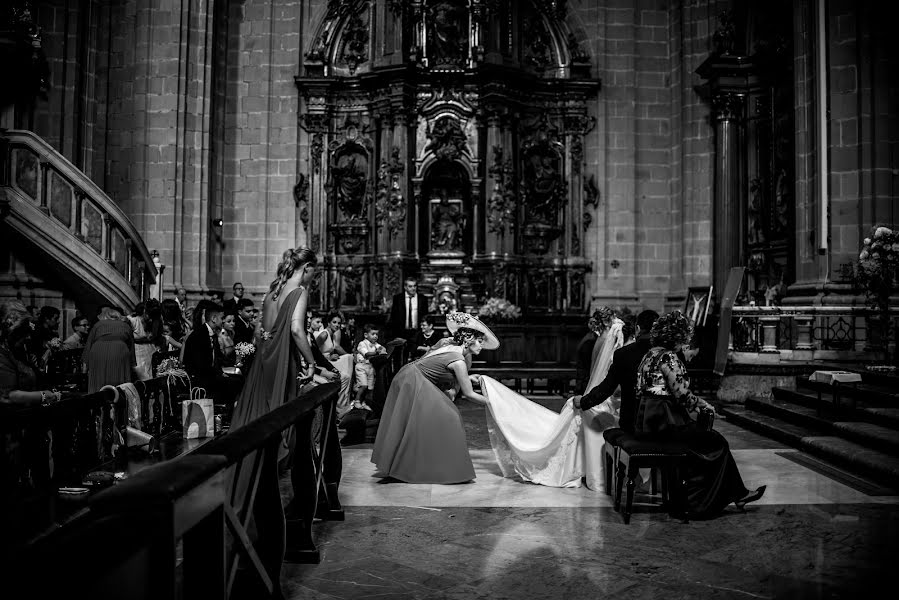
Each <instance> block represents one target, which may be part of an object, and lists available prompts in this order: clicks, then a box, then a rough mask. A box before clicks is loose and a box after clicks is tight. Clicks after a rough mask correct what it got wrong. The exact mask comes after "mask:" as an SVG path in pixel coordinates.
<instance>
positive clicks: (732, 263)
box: [696, 45, 759, 297]
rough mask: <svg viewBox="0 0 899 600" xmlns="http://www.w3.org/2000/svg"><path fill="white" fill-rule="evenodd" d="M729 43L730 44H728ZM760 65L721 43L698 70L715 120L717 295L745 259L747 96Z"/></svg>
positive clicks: (714, 276)
mask: <svg viewBox="0 0 899 600" xmlns="http://www.w3.org/2000/svg"><path fill="white" fill-rule="evenodd" d="M725 46H726V45H725ZM755 71H756V67H755V65H754V64H753V63H752V60H751V59H750V57H748V56H742V55H737V54H731V50H729V49H727V48H726V47H722V48H719V49H718V50H717V51H716V52H714V53H713V54H712V55H711V56H710V57H709V58H708V59H706V60H705V62H703V63H702V64H701V65H700V66H699V68H698V69H696V73H697V74H698V75H699V76H700V77H702V78H703V79H705V80H706V83H705V86H704V90H703V94H704V95H705V97H706V98H708V99H709V101H710V102H711V105H712V117H713V120H714V124H715V191H714V194H715V197H714V199H713V202H712V215H713V216H712V238H713V246H712V251H713V257H712V284H713V285H714V286H715V293H716V294H718V295H719V297H720V294H721V292H722V291H723V290H724V285H725V283H726V282H727V274H728V271H729V269H730V268H731V267H737V266H744V265H745V264H746V258H747V257H746V256H744V254H745V247H746V227H745V226H744V224H745V222H746V210H747V205H748V196H747V187H748V186H747V184H746V181H745V179H746V175H745V172H746V157H745V156H744V152H745V150H744V149H745V142H744V129H745V123H746V118H745V113H746V97H747V95H748V94H749V93H750V92H752V91H753V90H756V89H758V85H759V83H758V77H757V75H756V73H755Z"/></svg>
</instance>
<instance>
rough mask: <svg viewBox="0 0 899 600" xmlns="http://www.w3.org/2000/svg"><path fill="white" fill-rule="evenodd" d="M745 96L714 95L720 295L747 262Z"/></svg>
mask: <svg viewBox="0 0 899 600" xmlns="http://www.w3.org/2000/svg"><path fill="white" fill-rule="evenodd" d="M744 105H745V96H744V95H743V94H736V93H731V92H722V93H719V94H716V95H715V96H714V97H713V98H712V109H713V111H714V119H715V199H714V204H713V219H712V223H713V228H714V231H713V232H712V238H713V240H714V249H713V252H714V255H713V257H712V264H713V267H712V272H713V281H714V285H715V292H716V293H717V294H720V293H721V292H722V291H723V290H724V284H725V283H726V281H727V273H728V270H729V269H730V268H731V267H737V266H740V265H742V264H744V263H745V260H744V256H743V242H744V239H743V238H744V236H743V233H744V230H745V228H744V226H743V224H744V222H745V219H746V218H745V207H744V206H743V201H742V194H741V186H742V184H743V181H742V170H741V165H740V161H741V150H740V148H741V144H742V123H741V121H742V119H743V110H744Z"/></svg>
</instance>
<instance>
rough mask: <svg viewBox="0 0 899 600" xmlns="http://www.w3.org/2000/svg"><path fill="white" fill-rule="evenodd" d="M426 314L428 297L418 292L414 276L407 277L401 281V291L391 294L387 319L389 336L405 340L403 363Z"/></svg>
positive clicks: (410, 350) (408, 355)
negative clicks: (391, 300)
mask: <svg viewBox="0 0 899 600" xmlns="http://www.w3.org/2000/svg"><path fill="white" fill-rule="evenodd" d="M426 314H428V299H427V298H425V297H424V296H423V295H422V294H419V293H418V281H416V280H415V278H414V277H407V278H406V279H405V281H404V282H403V291H402V292H400V293H399V294H395V295H394V296H393V304H392V305H391V307H390V318H389V319H388V321H387V327H388V330H389V331H390V334H391V336H392V337H395V338H397V337H401V338H403V339H405V340H406V344H405V346H403V352H402V364H405V363H406V362H407V361H408V360H409V357H410V356H411V352H412V350H413V349H414V348H412V345H413V344H414V342H415V338H416V336H417V335H418V325H419V323H421V321H422V319H424V318H425V315H426ZM395 354H399V353H398V352H397V353H395Z"/></svg>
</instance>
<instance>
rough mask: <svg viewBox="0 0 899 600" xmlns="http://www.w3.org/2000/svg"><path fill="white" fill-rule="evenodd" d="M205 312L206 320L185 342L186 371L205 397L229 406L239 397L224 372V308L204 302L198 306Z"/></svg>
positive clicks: (231, 381)
mask: <svg viewBox="0 0 899 600" xmlns="http://www.w3.org/2000/svg"><path fill="white" fill-rule="evenodd" d="M197 308H198V309H202V310H204V311H205V312H204V314H205V315H206V320H205V321H204V322H203V324H202V325H201V326H200V327H197V328H196V329H194V330H193V331H191V332H190V335H189V336H187V339H186V340H184V370H185V371H187V373H188V374H189V375H190V377H191V383H192V385H193V386H194V387H201V388H204V389H205V390H206V395H207V396H209V397H210V398H213V399H214V400H215V402H216V403H217V404H225V405H229V406H230V404H231V403H232V402H233V401H234V398H235V396H236V390H235V388H239V387H240V386H236V385H235V384H234V381H233V380H232V379H230V378H229V377H227V376H226V375H225V374H224V373H223V372H222V350H221V347H220V346H219V343H218V334H219V331H220V330H221V328H222V314H223V309H222V307H221V305H219V304H216V303H214V302H211V301H208V300H203V301H201V302H200V304H199V305H197Z"/></svg>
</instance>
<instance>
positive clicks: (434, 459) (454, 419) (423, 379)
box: [371, 349, 475, 483]
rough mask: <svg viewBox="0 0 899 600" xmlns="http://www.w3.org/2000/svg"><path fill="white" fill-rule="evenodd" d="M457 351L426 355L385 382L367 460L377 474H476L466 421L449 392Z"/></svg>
mask: <svg viewBox="0 0 899 600" xmlns="http://www.w3.org/2000/svg"><path fill="white" fill-rule="evenodd" d="M457 360H464V358H463V355H462V352H461V350H459V351H457V350H456V349H450V350H447V351H442V350H441V351H436V352H433V353H431V354H426V355H425V356H423V357H422V358H420V359H418V360H416V361H415V362H411V363H409V364H408V365H406V366H404V367H403V368H402V369H400V370H399V372H398V373H397V374H396V376H395V377H394V378H393V382H392V383H391V384H390V390H388V392H387V400H386V402H385V404H384V412H383V414H382V415H381V422H380V424H379V425H378V435H377V437H376V438H375V447H374V450H373V451H372V456H371V461H372V462H373V463H375V465H377V467H378V472H377V475H378V476H381V477H393V478H394V479H399V480H400V481H405V482H406V483H462V482H465V481H471V480H473V479H474V478H475V474H474V466H473V465H472V463H471V456H469V454H468V444H467V442H466V439H465V425H464V423H463V422H462V415H461V414H460V413H459V409H458V408H456V405H455V404H453V401H452V400H450V397H449V395H448V393H447V392H448V390H450V389H451V388H452V387H453V386H454V385H455V383H456V376H455V374H454V373H453V372H452V371H451V370H450V369H449V366H448V365H449V364H450V363H451V362H454V361H457Z"/></svg>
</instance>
